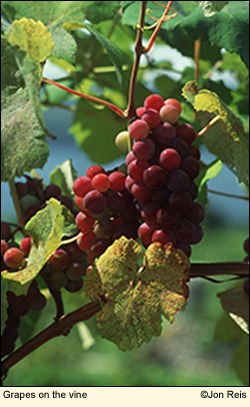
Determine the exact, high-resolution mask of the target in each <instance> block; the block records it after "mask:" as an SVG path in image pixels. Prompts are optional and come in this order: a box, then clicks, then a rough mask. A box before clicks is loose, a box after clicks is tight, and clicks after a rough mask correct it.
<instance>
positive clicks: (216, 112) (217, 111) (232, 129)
mask: <svg viewBox="0 0 250 407" xmlns="http://www.w3.org/2000/svg"><path fill="white" fill-rule="evenodd" d="M182 93H183V96H184V97H185V98H186V99H187V100H188V101H189V102H190V103H191V104H192V105H193V107H194V109H195V110H196V112H197V114H198V118H199V119H200V121H201V124H202V125H203V126H204V125H207V124H208V123H209V121H210V120H211V119H212V118H214V117H215V116H219V120H218V121H217V122H216V123H215V124H214V125H213V126H211V127H210V129H209V130H208V131H207V132H206V133H205V135H204V136H203V138H204V142H205V144H206V146H207V148H208V150H209V151H210V152H211V153H213V154H215V155H216V156H217V157H218V158H219V159H220V160H221V161H223V162H224V163H225V164H227V165H228V166H229V167H231V168H232V169H234V168H235V170H236V173H237V176H238V178H239V182H244V183H245V184H246V185H247V186H248V185H249V128H248V127H249V124H248V122H247V121H246V120H244V118H243V117H241V116H239V115H236V114H235V113H234V112H233V111H232V110H230V109H229V108H228V107H227V106H226V105H225V104H224V103H223V102H222V101H221V100H220V98H219V96H218V95H217V94H216V93H214V92H211V91H209V90H207V89H202V90H198V88H197V84H196V83H195V82H188V83H187V84H186V85H185V87H184V88H183V91H182Z"/></svg>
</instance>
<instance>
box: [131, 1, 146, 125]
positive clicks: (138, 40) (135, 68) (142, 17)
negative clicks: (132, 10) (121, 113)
mask: <svg viewBox="0 0 250 407" xmlns="http://www.w3.org/2000/svg"><path fill="white" fill-rule="evenodd" d="M146 6H147V1H142V2H141V13H140V21H139V26H138V32H137V38H136V41H135V47H134V50H135V60H134V65H133V69H132V73H131V79H130V86H129V98H128V100H129V102H128V107H127V117H128V118H133V117H135V116H136V112H135V110H136V107H135V83H136V77H137V72H138V69H139V63H140V59H141V56H142V54H143V52H144V48H143V45H142V35H143V26H144V20H145V12H146Z"/></svg>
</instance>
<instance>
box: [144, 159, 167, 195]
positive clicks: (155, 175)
mask: <svg viewBox="0 0 250 407" xmlns="http://www.w3.org/2000/svg"><path fill="white" fill-rule="evenodd" d="M166 181H167V174H166V172H165V171H164V170H163V169H162V168H161V167H160V166H159V165H151V166H150V167H149V168H148V169H146V170H145V171H144V172H143V182H144V183H145V185H146V186H147V187H148V188H150V189H159V188H161V187H163V186H164V185H165V184H166Z"/></svg>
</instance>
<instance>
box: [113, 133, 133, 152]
mask: <svg viewBox="0 0 250 407" xmlns="http://www.w3.org/2000/svg"><path fill="white" fill-rule="evenodd" d="M129 140H130V135H129V132H128V131H126V130H125V131H121V132H120V133H119V134H117V136H116V138H115V144H116V147H117V148H118V150H120V151H122V152H123V153H127V152H128V150H129Z"/></svg>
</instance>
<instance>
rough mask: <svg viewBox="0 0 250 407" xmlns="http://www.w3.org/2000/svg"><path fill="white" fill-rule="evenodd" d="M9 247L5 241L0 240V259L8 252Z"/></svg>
mask: <svg viewBox="0 0 250 407" xmlns="http://www.w3.org/2000/svg"><path fill="white" fill-rule="evenodd" d="M8 248H9V245H8V243H6V242H5V240H1V257H3V255H4V253H5V252H6V250H8Z"/></svg>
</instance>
